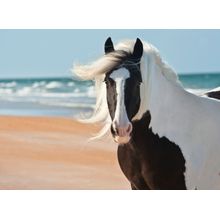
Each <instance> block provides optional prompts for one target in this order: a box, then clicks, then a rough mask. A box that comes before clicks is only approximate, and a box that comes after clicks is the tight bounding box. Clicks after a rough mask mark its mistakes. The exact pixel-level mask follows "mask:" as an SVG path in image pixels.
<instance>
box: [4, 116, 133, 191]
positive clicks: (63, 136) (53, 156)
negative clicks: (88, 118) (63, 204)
mask: <svg viewBox="0 0 220 220" xmlns="http://www.w3.org/2000/svg"><path fill="white" fill-rule="evenodd" d="M97 131H98V127H97V126H94V125H87V124H82V123H79V122H77V121H76V120H73V119H70V118H64V117H46V116H43V117H35V116H34V117H32V116H0V155H1V156H0V189H76V190H77V189H130V186H129V182H128V181H127V180H126V178H125V176H124V175H123V173H122V171H121V170H120V168H119V165H118V161H117V145H116V144H115V143H114V142H113V140H112V138H111V137H110V136H109V137H105V138H104V139H102V140H96V141H91V142H89V141H88V140H89V137H91V135H92V134H93V133H95V132H97Z"/></svg>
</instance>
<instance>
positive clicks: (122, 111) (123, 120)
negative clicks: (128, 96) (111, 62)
mask: <svg viewBox="0 0 220 220" xmlns="http://www.w3.org/2000/svg"><path fill="white" fill-rule="evenodd" d="M129 77H130V73H129V71H128V70H127V69H125V68H120V69H118V70H116V71H114V72H113V73H112V74H111V75H110V78H112V79H113V80H114V81H115V83H116V93H117V96H116V97H117V103H116V110H115V117H114V119H113V121H115V122H116V124H117V125H118V126H120V127H125V126H127V125H128V124H129V123H130V122H129V120H128V116H127V112H126V108H125V101H124V90H125V81H126V79H128V78H129Z"/></svg>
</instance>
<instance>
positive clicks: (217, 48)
mask: <svg viewBox="0 0 220 220" xmlns="http://www.w3.org/2000/svg"><path fill="white" fill-rule="evenodd" d="M109 36H110V37H111V38H112V40H113V42H115V43H117V42H118V41H120V40H124V39H136V38H137V37H139V38H140V39H141V40H143V41H147V42H150V43H151V44H153V45H154V46H156V47H157V48H158V49H159V51H160V53H161V56H162V58H163V59H164V60H166V61H167V62H168V63H169V64H170V65H171V66H172V67H173V68H174V69H175V70H176V72H177V73H194V72H195V73H198V72H199V73H200V72H220V55H219V53H220V42H219V41H220V30H208V29H207V30H181V29H180V30H179V29H172V30H159V29H153V30H149V29H142V30H135V29H131V30H123V29H115V30H107V29H106V30H103V29H102V30H94V29H93V30H92V29H91V30H77V29H73V30H64V29H60V30H50V29H49V30H36V29H35V30H31V29H30V30H0V78H20V77H22V78H23V77H27V78H31V77H62V76H63V77H68V76H71V72H70V69H71V67H72V64H73V63H74V62H76V63H85V64H86V63H87V62H91V61H93V60H95V59H96V58H98V57H100V56H102V55H103V53H104V52H103V51H104V42H105V40H106V39H107V37H109Z"/></svg>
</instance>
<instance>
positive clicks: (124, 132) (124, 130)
mask: <svg viewBox="0 0 220 220" xmlns="http://www.w3.org/2000/svg"><path fill="white" fill-rule="evenodd" d="M113 128H114V130H115V132H116V134H117V135H118V136H120V137H125V136H129V135H130V134H131V131H132V124H131V123H130V122H129V123H127V124H126V125H120V124H118V123H117V122H116V121H113Z"/></svg>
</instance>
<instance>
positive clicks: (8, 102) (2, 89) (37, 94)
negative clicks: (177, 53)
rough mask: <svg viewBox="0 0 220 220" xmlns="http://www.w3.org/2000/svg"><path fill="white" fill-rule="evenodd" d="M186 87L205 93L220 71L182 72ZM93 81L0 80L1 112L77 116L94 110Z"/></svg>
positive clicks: (217, 81) (218, 79) (216, 82)
mask: <svg viewBox="0 0 220 220" xmlns="http://www.w3.org/2000/svg"><path fill="white" fill-rule="evenodd" d="M179 78H180V81H181V82H182V84H183V86H184V87H185V88H186V89H187V90H189V91H191V92H193V93H202V92H205V91H207V90H209V89H213V88H215V87H218V86H220V73H216V74H209V73H207V74H187V75H180V76H179ZM94 105H95V91H94V84H93V82H91V81H87V82H85V81H77V80H74V79H72V78H38V79H4V80H0V115H39V116H43V115H45V116H65V117H71V116H73V117H78V116H79V115H80V114H81V113H85V112H86V113H90V112H92V110H93V108H94Z"/></svg>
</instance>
